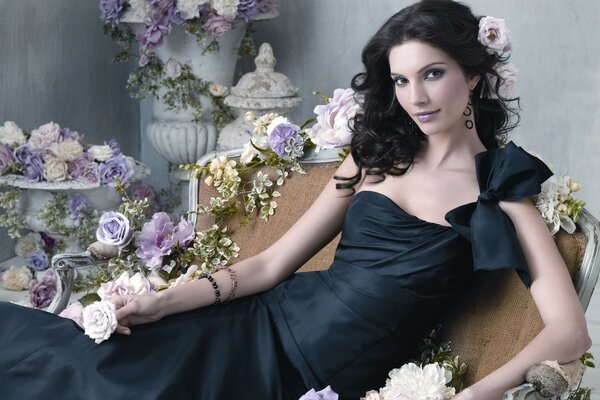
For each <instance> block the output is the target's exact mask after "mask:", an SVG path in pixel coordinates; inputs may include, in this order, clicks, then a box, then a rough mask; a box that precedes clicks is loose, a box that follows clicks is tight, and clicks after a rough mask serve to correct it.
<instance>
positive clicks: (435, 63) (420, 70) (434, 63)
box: [390, 61, 446, 76]
mask: <svg viewBox="0 0 600 400" xmlns="http://www.w3.org/2000/svg"><path fill="white" fill-rule="evenodd" d="M437 64H444V65H446V63H445V62H442V61H436V62H432V63H431V64H427V65H425V66H424V67H422V68H421V69H419V70H418V71H417V73H418V74H420V73H421V72H423V71H424V70H426V69H427V68H430V67H432V66H434V65H437ZM390 75H391V76H399V75H402V74H396V73H394V72H392V73H391V74H390Z"/></svg>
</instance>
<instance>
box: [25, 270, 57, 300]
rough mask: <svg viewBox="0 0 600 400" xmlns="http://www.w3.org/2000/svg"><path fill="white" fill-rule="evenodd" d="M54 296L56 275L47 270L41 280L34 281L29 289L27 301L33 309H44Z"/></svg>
mask: <svg viewBox="0 0 600 400" xmlns="http://www.w3.org/2000/svg"><path fill="white" fill-rule="evenodd" d="M55 296H56V274H55V273H54V271H53V270H51V269H50V270H48V271H47V272H46V273H45V274H44V276H43V278H42V279H40V280H39V281H37V280H34V281H33V282H32V284H31V286H30V287H29V301H30V302H31V305H32V306H33V307H34V308H44V307H47V306H49V305H50V303H52V299H54V297H55Z"/></svg>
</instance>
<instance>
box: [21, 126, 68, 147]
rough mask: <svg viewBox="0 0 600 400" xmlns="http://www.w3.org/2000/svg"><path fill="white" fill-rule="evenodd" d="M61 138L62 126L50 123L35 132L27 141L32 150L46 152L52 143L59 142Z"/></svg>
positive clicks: (32, 132)
mask: <svg viewBox="0 0 600 400" xmlns="http://www.w3.org/2000/svg"><path fill="white" fill-rule="evenodd" d="M59 136H60V126H58V124H55V123H54V122H48V123H47V124H44V125H42V126H40V127H38V128H36V129H34V130H33V131H31V136H30V137H29V140H28V141H27V144H28V145H29V147H30V148H31V149H32V150H38V151H41V150H44V149H45V148H47V147H48V146H50V145H51V144H52V143H55V142H58V137H59Z"/></svg>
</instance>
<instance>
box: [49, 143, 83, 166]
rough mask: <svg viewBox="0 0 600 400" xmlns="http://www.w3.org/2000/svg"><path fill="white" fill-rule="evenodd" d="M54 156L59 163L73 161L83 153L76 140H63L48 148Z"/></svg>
mask: <svg viewBox="0 0 600 400" xmlns="http://www.w3.org/2000/svg"><path fill="white" fill-rule="evenodd" d="M50 149H51V151H52V153H54V156H55V157H56V158H57V159H59V160H61V161H73V160H76V159H78V158H79V157H80V156H81V154H82V153H83V146H81V143H79V142H78V141H77V140H65V141H63V142H60V143H54V144H52V146H50Z"/></svg>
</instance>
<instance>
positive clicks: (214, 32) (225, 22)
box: [203, 13, 233, 38]
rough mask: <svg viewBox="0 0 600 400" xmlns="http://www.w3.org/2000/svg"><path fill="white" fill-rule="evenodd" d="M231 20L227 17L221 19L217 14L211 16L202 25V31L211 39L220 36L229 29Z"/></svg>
mask: <svg viewBox="0 0 600 400" xmlns="http://www.w3.org/2000/svg"><path fill="white" fill-rule="evenodd" d="M232 23H233V20H232V19H231V18H229V17H223V16H221V15H218V14H214V13H213V14H211V15H210V17H208V19H207V20H206V22H205V23H204V27H203V28H204V30H205V31H206V32H208V34H209V35H210V36H212V37H215V38H216V37H219V36H222V35H223V34H224V33H225V32H227V31H229V30H230V29H231V25H232Z"/></svg>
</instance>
